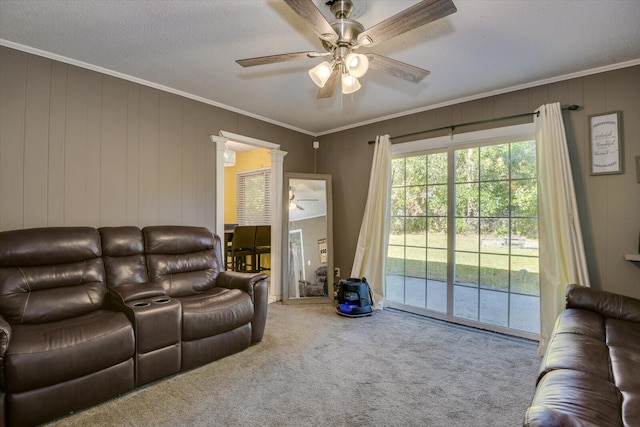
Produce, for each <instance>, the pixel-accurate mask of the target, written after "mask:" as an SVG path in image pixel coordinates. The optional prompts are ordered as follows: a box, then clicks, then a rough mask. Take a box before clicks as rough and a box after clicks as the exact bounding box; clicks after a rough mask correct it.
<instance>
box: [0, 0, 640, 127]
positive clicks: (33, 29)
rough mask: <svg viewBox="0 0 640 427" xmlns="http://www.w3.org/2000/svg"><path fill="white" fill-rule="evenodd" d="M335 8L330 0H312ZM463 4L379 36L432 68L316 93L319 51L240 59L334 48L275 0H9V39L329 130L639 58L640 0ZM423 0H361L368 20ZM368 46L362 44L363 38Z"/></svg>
mask: <svg viewBox="0 0 640 427" xmlns="http://www.w3.org/2000/svg"><path fill="white" fill-rule="evenodd" d="M314 1H315V3H316V4H317V5H318V7H319V9H321V11H322V12H323V13H325V15H326V16H328V17H330V13H329V12H328V9H327V6H325V5H324V1H322V0H314ZM453 1H454V3H455V5H456V7H457V8H458V11H457V12H456V13H454V14H453V15H450V16H448V17H445V18H443V19H440V20H438V21H435V22H432V23H430V24H427V25H426V26H423V27H421V28H418V29H415V30H412V31H410V32H408V33H405V34H403V35H400V36H398V37H396V38H394V39H391V40H388V41H386V42H384V43H382V44H380V45H378V46H375V47H374V48H372V49H371V51H372V52H375V53H379V54H382V55H385V56H389V57H391V58H393V59H396V60H399V61H403V62H407V63H409V64H412V65H416V66H418V67H421V68H425V69H428V70H430V71H431V74H430V75H429V76H427V77H426V78H425V79H424V80H423V81H422V82H421V83H419V84H417V85H415V84H413V83H409V82H406V81H404V80H400V79H397V78H394V77H391V76H388V75H385V74H382V73H380V72H376V71H373V70H371V71H369V72H368V73H367V75H365V76H364V77H363V78H362V79H361V83H362V89H361V90H360V91H358V92H356V93H355V94H353V95H341V94H340V93H339V90H338V91H337V92H338V94H337V95H336V96H335V97H333V98H331V99H323V100H316V93H317V87H316V86H315V85H314V84H313V83H312V82H311V80H310V79H309V76H308V74H307V70H308V69H309V68H311V67H312V66H314V65H316V64H317V63H319V62H320V61H321V59H307V60H301V61H291V62H286V63H280V64H272V65H265V66H260V67H253V68H242V67H240V66H239V65H237V64H236V63H235V60H236V59H243V58H250V57H254V56H265V55H273V54H279V53H289V52H299V51H307V50H318V51H322V47H321V44H320V42H319V41H318V39H317V38H316V36H315V35H314V33H313V31H311V30H310V28H309V27H308V26H307V25H306V23H305V22H304V21H303V20H302V19H301V18H300V17H299V16H298V15H296V14H295V13H294V12H292V11H291V9H290V8H289V7H288V6H287V5H286V4H284V3H283V2H281V1H277V0H230V1H221V0H215V1H213V0H211V1H196V0H165V1H149V0H128V1H121V0H48V1H44V0H0V44H3V45H5V46H9V47H14V48H18V49H22V50H26V51H29V52H34V53H38V54H41V55H44V56H47V57H50V58H54V59H59V60H63V61H66V62H69V63H72V64H78V65H82V66H86V67H88V68H92V69H96V70H99V71H102V72H108V73H110V74H114V75H117V76H120V77H125V78H129V79H131V80H133V81H138V82H143V83H145V84H149V85H151V86H155V87H160V88H162V89H165V90H170V91H172V92H175V93H179V94H182V95H187V96H190V97H192V98H195V99H198V100H201V101H204V102H207V103H210V104H213V105H218V106H223V107H225V108H228V109H231V110H233V111H238V112H242V113H244V114H248V115H251V116H253V117H258V118H261V119H265V120H267V121H269V122H272V123H277V124H281V125H284V126H286V127H288V128H291V129H294V130H299V131H302V132H305V133H307V134H310V135H313V136H318V135H322V134H325V133H329V132H331V131H334V130H340V129H345V128H349V127H353V126H355V125H357V124H364V123H368V122H372V121H376V120H379V119H381V118H389V117H396V116H399V115H403V114H405V113H407V112H416V111H421V110H427V109H430V108H435V107H436V106H442V105H447V104H451V103H454V102H459V101H461V100H467V99H474V98H479V97H481V96H486V95H488V94H494V93H501V92H505V91H508V90H513V89H516V88H522V87H528V86H533V85H535V84H541V83H546V82H549V81H554V80H560V79H562V78H566V77H570V76H575V75H584V74H589V73H591V72H596V71H602V70H606V69H613V68H619V67H621V66H628V65H635V64H640V24H639V23H640V1H639V0H608V1H606V0H599V1H595V0H594V1H591V0H519V1H515V0H453ZM415 3H417V2H416V1H415V0H413V1H411V0H393V1H391V0H367V1H365V0H360V1H357V4H356V6H357V8H356V10H357V12H356V13H357V16H356V18H355V19H356V20H358V21H360V22H361V23H362V24H363V25H364V27H365V28H368V27H370V26H372V25H374V24H376V23H378V22H380V21H382V20H384V19H386V18H388V17H389V16H391V15H393V14H395V13H398V12H399V11H401V10H403V9H405V8H407V7H409V6H411V5H413V4H415ZM360 52H363V50H361V51H360Z"/></svg>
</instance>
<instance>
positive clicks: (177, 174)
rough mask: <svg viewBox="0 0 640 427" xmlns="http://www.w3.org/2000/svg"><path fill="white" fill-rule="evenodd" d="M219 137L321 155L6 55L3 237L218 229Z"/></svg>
mask: <svg viewBox="0 0 640 427" xmlns="http://www.w3.org/2000/svg"><path fill="white" fill-rule="evenodd" d="M220 129H224V130H228V131H231V132H236V133H239V134H242V135H246V136H251V137H254V138H259V139H264V140H269V141H272V142H274V143H278V144H281V146H282V148H283V149H284V150H286V151H289V152H291V154H292V156H291V158H298V159H300V158H304V157H306V158H310V156H309V155H306V154H305V153H308V154H311V152H312V148H311V144H310V142H309V144H300V143H301V142H302V141H305V142H306V141H310V140H311V137H309V136H307V135H303V134H300V133H298V132H294V131H290V130H287V129H284V128H282V127H279V126H276V125H272V124H268V123H265V122H261V121H259V120H256V119H253V118H249V117H245V116H242V115H241V114H238V113H233V112H230V111H227V110H223V109H221V108H217V107H213V106H211V105H207V104H203V103H200V102H196V101H192V100H190V99H187V98H184V97H180V96H177V95H173V94H170V93H167V92H163V91H160V90H157V89H153V88H150V87H147V86H143V85H140V84H137V83H132V82H128V81H126V80H122V79H118V78H115V77H111V76H108V75H104V74H101V73H97V72H94V71H90V70H86V69H83V68H79V67H76V66H72V65H67V64H64V63H61V62H58V61H53V60H50V59H46V58H42V57H39V56H36V55H32V54H29V53H25V52H21V51H17V50H14V49H10V48H6V47H0V230H11V229H19V228H32V227H45V226H72V225H73V226H75V225H89V226H95V227H98V226H111V225H137V226H140V227H144V226H146V225H155V224H189V225H202V226H206V227H208V228H210V229H212V230H213V229H215V222H216V218H215V211H216V194H215V155H216V152H215V145H214V144H213V143H212V142H211V141H210V140H209V135H210V134H218V132H219V130H220ZM286 160H287V159H285V162H286ZM287 167H289V168H291V167H292V166H291V165H290V166H287V164H286V163H285V168H287ZM310 167H312V165H311V163H310V162H308V161H306V162H300V163H299V164H297V165H296V166H294V168H302V170H303V171H306V170H308V169H307V168H310Z"/></svg>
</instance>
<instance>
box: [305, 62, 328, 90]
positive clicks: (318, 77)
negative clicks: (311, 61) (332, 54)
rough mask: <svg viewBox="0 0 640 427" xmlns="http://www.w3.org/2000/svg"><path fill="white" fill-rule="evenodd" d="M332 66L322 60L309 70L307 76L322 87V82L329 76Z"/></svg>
mask: <svg viewBox="0 0 640 427" xmlns="http://www.w3.org/2000/svg"><path fill="white" fill-rule="evenodd" d="M332 71H333V67H332V66H331V64H330V63H328V62H327V61H323V62H321V63H319V64H318V65H316V66H315V67H313V68H312V69H310V70H309V77H311V80H313V82H314V83H315V84H316V85H317V86H318V87H324V84H325V83H326V82H327V80H329V77H331V72H332Z"/></svg>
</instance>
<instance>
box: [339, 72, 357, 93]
mask: <svg viewBox="0 0 640 427" xmlns="http://www.w3.org/2000/svg"><path fill="white" fill-rule="evenodd" d="M360 87H361V85H360V82H359V81H358V79H357V78H356V77H353V76H352V75H350V74H349V73H344V74H343V75H342V93H343V94H345V95H349V94H350V93H354V92H356V91H358V90H359V89H360Z"/></svg>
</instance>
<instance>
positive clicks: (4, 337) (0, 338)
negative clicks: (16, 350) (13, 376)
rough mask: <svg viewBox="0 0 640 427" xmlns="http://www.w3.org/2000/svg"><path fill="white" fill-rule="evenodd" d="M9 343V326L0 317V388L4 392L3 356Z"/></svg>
mask: <svg viewBox="0 0 640 427" xmlns="http://www.w3.org/2000/svg"><path fill="white" fill-rule="evenodd" d="M10 341H11V325H10V324H9V322H7V321H6V320H4V317H2V316H0V388H2V390H4V355H5V353H6V352H7V349H8V348H9V342H10Z"/></svg>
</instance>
